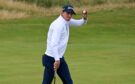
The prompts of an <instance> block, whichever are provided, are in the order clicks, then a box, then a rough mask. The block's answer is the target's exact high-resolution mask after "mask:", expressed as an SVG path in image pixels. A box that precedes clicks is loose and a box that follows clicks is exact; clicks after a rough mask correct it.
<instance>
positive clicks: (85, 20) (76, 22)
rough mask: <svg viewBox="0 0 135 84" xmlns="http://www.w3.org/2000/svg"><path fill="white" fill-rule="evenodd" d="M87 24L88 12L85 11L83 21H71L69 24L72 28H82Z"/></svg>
mask: <svg viewBox="0 0 135 84" xmlns="http://www.w3.org/2000/svg"><path fill="white" fill-rule="evenodd" d="M85 23H87V11H86V10H83V11H82V19H79V20H76V19H71V20H70V23H69V24H70V26H81V25H83V24H85Z"/></svg>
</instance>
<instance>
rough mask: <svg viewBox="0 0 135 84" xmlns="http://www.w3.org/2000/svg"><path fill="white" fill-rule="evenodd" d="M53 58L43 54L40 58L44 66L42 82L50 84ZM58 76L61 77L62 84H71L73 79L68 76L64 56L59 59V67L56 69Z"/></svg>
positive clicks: (52, 73)
mask: <svg viewBox="0 0 135 84" xmlns="http://www.w3.org/2000/svg"><path fill="white" fill-rule="evenodd" d="M54 62H55V60H54V58H53V57H50V56H47V55H43V58H42V63H43V66H44V67H45V69H44V77H43V82H42V84H51V83H52V80H53V77H54V68H53V64H54ZM57 74H58V76H59V77H60V78H61V80H62V82H63V84H73V81H72V79H71V76H70V72H69V69H68V65H67V63H66V61H65V60H64V58H61V59H60V67H59V69H58V70H57Z"/></svg>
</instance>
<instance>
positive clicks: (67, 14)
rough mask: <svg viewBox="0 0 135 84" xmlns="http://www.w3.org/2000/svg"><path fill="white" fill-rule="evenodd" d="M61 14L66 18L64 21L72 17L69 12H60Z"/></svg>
mask: <svg viewBox="0 0 135 84" xmlns="http://www.w3.org/2000/svg"><path fill="white" fill-rule="evenodd" d="M61 15H62V16H63V18H64V19H65V20H66V21H69V20H70V19H71V18H72V15H73V14H72V13H70V12H62V14H61Z"/></svg>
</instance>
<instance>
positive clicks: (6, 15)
mask: <svg viewBox="0 0 135 84" xmlns="http://www.w3.org/2000/svg"><path fill="white" fill-rule="evenodd" d="M118 8H135V3H115V4H113V3H111V2H110V3H107V4H102V5H96V6H90V5H86V6H81V7H75V10H76V12H77V13H78V14H81V12H82V10H83V9H87V10H88V12H96V11H100V10H112V9H118ZM0 9H1V10H0V16H1V17H0V19H18V18H26V17H31V16H53V15H58V13H59V12H61V7H59V6H57V7H52V8H43V7H38V6H36V5H35V4H28V3H24V2H14V1H12V0H0Z"/></svg>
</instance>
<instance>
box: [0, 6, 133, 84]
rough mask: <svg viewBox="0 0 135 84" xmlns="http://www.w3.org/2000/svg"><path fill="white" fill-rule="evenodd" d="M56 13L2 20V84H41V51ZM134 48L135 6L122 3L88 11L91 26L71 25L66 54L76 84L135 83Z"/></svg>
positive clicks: (0, 27) (0, 40)
mask: <svg viewBox="0 0 135 84" xmlns="http://www.w3.org/2000/svg"><path fill="white" fill-rule="evenodd" d="M56 17H57V16H53V17H33V18H27V19H20V20H2V21H0V84H41V83H42V77H43V69H44V68H43V66H42V62H41V55H42V54H43V53H44V51H45V49H46V37H47V31H48V26H49V24H50V23H51V22H52V21H53V20H54V19H55V18H56ZM79 17H81V16H80V15H77V16H75V18H79ZM134 51H135V9H128V8H127V9H126V8H125V9H122V8H121V9H115V10H109V11H98V12H93V13H90V14H89V21H88V23H87V25H84V26H81V27H71V29H70V39H69V44H68V48H67V51H66V53H65V59H66V60H67V63H68V65H69V68H70V71H71V75H72V78H73V80H74V84H135V67H134V66H135V52H134ZM56 81H57V84H62V83H61V81H60V79H59V78H58V77H57V80H56Z"/></svg>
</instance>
